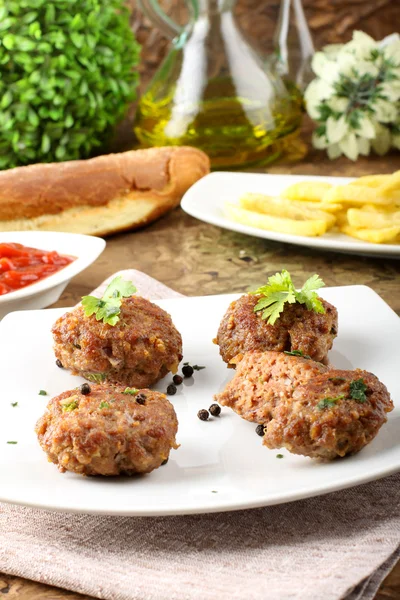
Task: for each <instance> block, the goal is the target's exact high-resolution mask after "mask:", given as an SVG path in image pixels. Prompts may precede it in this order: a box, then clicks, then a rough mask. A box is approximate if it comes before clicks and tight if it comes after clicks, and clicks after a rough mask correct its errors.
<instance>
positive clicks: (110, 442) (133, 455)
mask: <svg viewBox="0 0 400 600" xmlns="http://www.w3.org/2000/svg"><path fill="white" fill-rule="evenodd" d="M86 385H87V384H86ZM83 391H85V392H86V393H85V394H83V393H82V392H81V391H80V388H77V389H74V390H69V391H67V392H63V393H62V394H60V395H59V396H56V397H55V398H52V400H50V402H49V403H48V405H47V409H46V412H45V414H44V415H43V416H42V417H41V418H40V419H39V421H38V422H37V424H36V429H35V431H36V433H37V436H38V439H39V444H40V445H41V447H42V449H43V450H44V452H46V454H47V457H48V460H49V462H52V463H54V464H56V465H57V466H58V469H59V470H60V471H61V472H65V471H73V472H74V473H79V474H81V475H120V474H125V475H133V474H135V473H150V471H152V470H153V469H157V467H159V466H160V465H161V464H162V463H163V462H164V461H165V460H167V458H168V456H169V452H170V450H171V448H177V447H178V446H177V444H176V442H175V435H176V433H177V430H178V421H177V418H176V414H175V411H174V408H173V406H172V404H171V403H170V402H169V401H168V400H167V399H166V397H165V395H164V394H161V393H159V392H153V391H150V390H148V389H143V390H134V389H132V388H131V389H129V388H125V387H123V386H115V385H105V384H98V385H92V386H90V393H89V394H87V391H88V390H87V389H86V390H85V389H84V390H83ZM136 392H137V393H136Z"/></svg>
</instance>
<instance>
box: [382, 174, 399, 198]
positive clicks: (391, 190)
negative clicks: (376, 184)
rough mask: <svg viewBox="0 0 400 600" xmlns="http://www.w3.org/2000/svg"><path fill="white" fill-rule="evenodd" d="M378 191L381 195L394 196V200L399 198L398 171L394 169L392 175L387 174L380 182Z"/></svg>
mask: <svg viewBox="0 0 400 600" xmlns="http://www.w3.org/2000/svg"><path fill="white" fill-rule="evenodd" d="M379 191H380V193H381V194H383V196H385V197H386V196H389V197H390V196H391V197H392V198H393V197H395V198H396V200H397V199H399V198H400V171H395V172H394V173H392V175H389V176H388V178H387V180H386V181H385V182H384V183H382V185H381V186H380V188H379Z"/></svg>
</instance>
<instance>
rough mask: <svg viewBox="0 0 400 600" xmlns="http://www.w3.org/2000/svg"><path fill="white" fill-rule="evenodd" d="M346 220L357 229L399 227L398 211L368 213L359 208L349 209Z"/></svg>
mask: <svg viewBox="0 0 400 600" xmlns="http://www.w3.org/2000/svg"><path fill="white" fill-rule="evenodd" d="M347 220H348V223H349V225H350V226H351V227H355V228H357V229H365V228H366V229H385V228H390V227H398V226H400V211H393V212H389V211H381V212H376V211H369V210H365V208H364V209H361V208H349V210H348V211H347Z"/></svg>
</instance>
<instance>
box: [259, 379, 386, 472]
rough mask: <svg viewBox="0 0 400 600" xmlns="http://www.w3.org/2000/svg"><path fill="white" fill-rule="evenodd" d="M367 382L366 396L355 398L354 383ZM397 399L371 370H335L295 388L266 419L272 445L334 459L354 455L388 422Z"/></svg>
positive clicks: (266, 441)
mask: <svg viewBox="0 0 400 600" xmlns="http://www.w3.org/2000/svg"><path fill="white" fill-rule="evenodd" d="M357 381H358V382H362V384H364V385H365V386H366V390H365V399H364V400H360V399H355V398H353V397H352V392H351V385H352V384H353V385H354V382H357ZM391 410H393V403H392V400H391V398H390V395H389V393H388V391H387V389H386V387H385V386H384V385H383V383H381V382H380V381H379V379H378V378H377V377H375V375H373V374H372V373H368V372H367V371H361V370H360V369H356V370H355V371H341V370H331V371H328V372H327V373H324V374H322V375H320V376H318V377H315V379H311V380H310V381H309V382H307V383H306V384H305V385H302V386H299V387H297V388H295V389H294V390H293V394H292V397H291V398H290V399H289V400H287V399H284V400H283V401H282V402H280V403H279V404H278V405H277V406H276V409H275V411H274V414H273V419H272V420H271V421H270V422H269V423H268V424H267V426H266V429H265V435H264V444H265V445H266V446H267V448H282V447H284V448H287V449H288V450H289V451H290V452H293V453H294V454H302V455H304V456H310V457H312V458H322V459H328V460H329V459H333V458H336V457H338V456H345V455H346V454H355V453H356V452H359V451H360V450H361V449H362V448H364V446H366V445H367V444H369V442H371V441H372V440H373V439H374V437H375V436H376V435H377V433H378V431H379V429H380V428H381V427H382V425H383V424H384V423H386V421H387V416H386V413H388V412H390V411H391Z"/></svg>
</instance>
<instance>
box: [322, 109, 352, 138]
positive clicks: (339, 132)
mask: <svg viewBox="0 0 400 600" xmlns="http://www.w3.org/2000/svg"><path fill="white" fill-rule="evenodd" d="M348 131H349V125H348V123H347V121H346V118H345V116H344V115H342V116H341V117H340V118H339V119H334V118H333V117H329V118H328V119H327V121H326V137H327V138H328V141H329V142H330V143H331V144H336V143H337V142H339V141H340V140H341V139H342V138H344V137H345V136H346V135H347V133H348Z"/></svg>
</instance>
